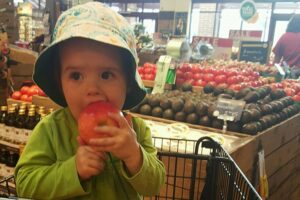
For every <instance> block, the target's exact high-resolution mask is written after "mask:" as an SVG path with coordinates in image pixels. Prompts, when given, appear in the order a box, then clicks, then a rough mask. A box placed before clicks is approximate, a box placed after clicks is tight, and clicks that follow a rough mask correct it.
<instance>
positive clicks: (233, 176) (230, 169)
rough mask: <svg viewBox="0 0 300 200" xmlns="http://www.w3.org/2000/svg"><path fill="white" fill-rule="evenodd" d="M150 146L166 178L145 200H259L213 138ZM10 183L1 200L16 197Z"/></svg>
mask: <svg viewBox="0 0 300 200" xmlns="http://www.w3.org/2000/svg"><path fill="white" fill-rule="evenodd" d="M153 142H154V145H155V146H156V147H157V148H158V158H159V159H160V160H161V161H162V162H163V163H164V164H165V168H166V172H167V177H166V183H165V185H164V186H163V188H162V189H161V191H160V194H159V195H157V196H154V197H145V198H144V199H145V200H150V199H151V200H153V199H156V200H160V199H166V200H169V199H172V200H194V199H197V200H219V199H220V200H261V197H260V196H259V195H258V193H257V192H256V190H255V189H254V187H253V186H252V185H251V183H250V182H249V181H248V179H247V178H246V176H245V175H244V174H243V172H242V171H241V170H240V169H239V167H238V166H237V164H236V163H235V162H234V161H233V159H232V158H231V157H230V155H229V154H228V153H227V152H226V151H225V150H224V149H223V147H222V146H221V145H220V144H219V143H217V142H215V141H214V140H213V139H212V138H210V137H202V138H200V139H199V140H198V141H193V140H184V139H167V138H160V137H154V138H153ZM12 182H13V183H14V177H13V176H10V177H7V178H5V179H3V180H0V184H1V187H3V186H4V187H5V188H6V191H7V192H6V193H5V196H3V197H10V198H14V197H15V195H16V193H15V191H12V190H11V187H10V184H11V183H12ZM0 194H1V193H0ZM0 197H1V196H0Z"/></svg>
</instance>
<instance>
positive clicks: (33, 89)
mask: <svg viewBox="0 0 300 200" xmlns="http://www.w3.org/2000/svg"><path fill="white" fill-rule="evenodd" d="M33 95H39V96H43V97H46V94H45V93H44V91H43V90H42V89H41V88H39V86H37V85H32V86H22V87H21V89H20V90H19V91H14V92H13V93H12V95H11V98H12V99H15V100H21V101H26V102H32V96H33Z"/></svg>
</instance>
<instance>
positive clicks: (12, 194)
mask: <svg viewBox="0 0 300 200" xmlns="http://www.w3.org/2000/svg"><path fill="white" fill-rule="evenodd" d="M12 185H15V179H14V175H11V176H8V177H5V178H3V179H0V198H2V197H4V198H10V199H15V198H16V196H17V194H16V190H15V189H14V186H12Z"/></svg>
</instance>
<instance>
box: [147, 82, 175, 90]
mask: <svg viewBox="0 0 300 200" xmlns="http://www.w3.org/2000/svg"><path fill="white" fill-rule="evenodd" d="M143 84H144V86H145V87H149V88H153V87H154V81H149V80H143ZM173 86H174V85H171V84H166V85H165V90H172V88H173Z"/></svg>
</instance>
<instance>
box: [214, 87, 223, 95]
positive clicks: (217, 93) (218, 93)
mask: <svg viewBox="0 0 300 200" xmlns="http://www.w3.org/2000/svg"><path fill="white" fill-rule="evenodd" d="M224 91H225V89H224V88H223V87H219V86H217V87H215V89H214V91H213V95H214V96H219V95H220V94H222V93H224Z"/></svg>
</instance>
